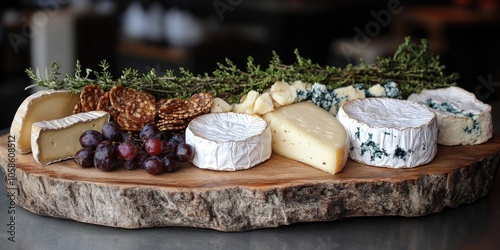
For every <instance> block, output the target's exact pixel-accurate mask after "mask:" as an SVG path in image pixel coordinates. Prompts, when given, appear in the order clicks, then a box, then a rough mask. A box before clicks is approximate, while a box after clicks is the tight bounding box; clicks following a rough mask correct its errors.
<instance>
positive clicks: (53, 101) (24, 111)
mask: <svg viewBox="0 0 500 250" xmlns="http://www.w3.org/2000/svg"><path fill="white" fill-rule="evenodd" d="M79 101H80V97H79V95H78V94H72V93H70V92H69V91H63V90H57V91H56V90H41V91H38V92H36V93H34V94H32V95H30V96H28V97H27V98H26V99H25V100H24V101H23V102H22V103H21V105H20V106H19V108H18V109H17V112H16V114H15V115H14V119H13V121H12V125H11V127H10V135H11V136H14V137H15V140H16V150H17V152H18V153H20V154H27V153H29V152H31V125H32V124H33V123H35V122H39V121H45V120H53V119H59V118H62V117H65V116H68V115H71V114H72V113H73V108H74V107H75V105H76V104H77V103H78V102H79Z"/></svg>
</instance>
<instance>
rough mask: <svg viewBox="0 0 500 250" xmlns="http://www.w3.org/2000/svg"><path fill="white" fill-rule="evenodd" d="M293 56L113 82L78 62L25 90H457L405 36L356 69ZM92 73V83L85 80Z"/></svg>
mask: <svg viewBox="0 0 500 250" xmlns="http://www.w3.org/2000/svg"><path fill="white" fill-rule="evenodd" d="M294 53H295V56H296V62H295V63H294V64H291V65H285V64H283V63H282V61H281V59H280V58H279V56H278V54H277V53H276V52H274V51H273V56H272V58H271V60H270V62H269V65H268V67H267V68H265V69H262V68H261V66H260V65H256V64H255V63H254V59H253V58H252V57H248V59H247V65H246V69H245V70H242V69H240V68H238V67H237V66H236V65H235V64H234V63H233V62H232V61H231V60H229V59H226V61H225V62H224V63H218V64H217V67H218V68H217V69H216V70H215V71H213V72H212V73H204V74H200V75H195V74H193V73H192V72H190V71H188V70H186V69H184V68H179V76H176V75H175V74H174V73H175V72H174V71H173V70H167V72H166V73H165V74H164V75H158V74H157V72H156V70H155V69H152V70H151V71H149V72H147V73H144V74H140V73H138V71H137V70H135V69H130V68H128V69H125V70H123V72H122V74H121V76H120V77H118V78H117V79H113V76H112V75H111V73H110V72H109V71H108V69H109V64H108V63H107V62H106V61H105V60H104V61H102V62H101V63H100V65H99V67H101V70H100V71H93V70H91V69H86V70H85V76H83V75H82V69H81V65H80V62H79V61H77V63H76V68H75V76H74V77H73V76H69V75H66V77H65V78H64V79H62V80H59V79H58V77H59V75H60V73H59V69H60V65H59V64H58V63H56V62H53V63H52V64H51V65H50V72H49V71H48V70H46V72H45V77H42V76H41V74H40V72H39V70H38V69H37V70H36V72H35V71H34V70H33V69H31V68H30V69H27V70H26V73H27V74H28V76H29V77H30V78H31V79H33V80H34V81H35V83H34V84H33V85H30V86H28V88H30V87H34V86H39V87H45V88H48V89H65V90H68V91H72V92H78V91H80V90H81V88H83V87H84V86H86V85H88V84H97V85H98V86H100V87H101V88H103V89H104V90H109V89H111V88H112V87H113V86H115V85H123V86H125V87H130V88H134V89H137V90H141V91H147V92H149V93H151V94H153V95H154V96H155V97H157V98H164V97H168V98H172V97H178V98H188V97H190V96H191V95H193V94H195V93H199V92H210V93H211V94H212V95H214V96H216V97H220V98H222V99H224V100H226V101H227V102H229V103H235V102H238V101H239V99H240V97H241V96H242V95H244V94H246V93H248V92H249V91H250V90H255V91H259V92H261V91H263V90H265V89H266V88H269V87H270V86H271V85H272V84H273V83H274V82H276V81H280V80H285V81H288V82H290V83H291V82H293V81H297V80H300V81H303V82H308V83H315V82H318V83H322V84H324V85H326V86H327V87H328V88H329V89H335V88H339V87H344V86H349V85H352V84H355V83H362V84H364V85H365V86H368V87H370V86H372V85H375V84H383V83H386V82H388V81H394V82H396V83H397V84H398V87H399V88H400V89H401V90H402V94H403V98H406V97H408V95H410V94H411V93H418V92H420V91H421V90H423V89H436V88H443V87H448V86H453V85H456V81H457V80H458V78H459V76H458V74H457V73H453V74H450V75H446V74H445V72H444V70H445V66H444V65H441V63H440V61H439V56H438V55H436V54H434V53H432V52H431V51H430V50H429V44H428V41H427V40H425V39H422V40H421V43H420V44H416V43H413V42H411V40H410V38H409V37H407V38H405V41H404V42H403V43H402V44H401V45H400V46H399V47H398V49H397V51H396V52H395V53H394V55H393V56H392V57H388V58H380V57H379V58H378V59H377V62H376V63H374V64H367V63H365V62H363V61H362V62H361V63H360V64H358V65H352V64H349V65H347V66H346V67H345V68H340V67H333V66H321V65H319V64H316V63H313V62H312V61H311V60H310V59H306V58H303V57H301V56H300V54H299V51H298V50H295V51H294ZM92 72H93V73H94V76H95V78H89V76H90V73H92Z"/></svg>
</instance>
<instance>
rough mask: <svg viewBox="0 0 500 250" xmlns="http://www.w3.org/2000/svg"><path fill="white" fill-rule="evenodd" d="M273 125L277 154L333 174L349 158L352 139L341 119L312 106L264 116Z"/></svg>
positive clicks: (306, 104)
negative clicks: (350, 140)
mask: <svg viewBox="0 0 500 250" xmlns="http://www.w3.org/2000/svg"><path fill="white" fill-rule="evenodd" d="M262 118H264V120H266V121H267V122H268V123H269V126H270V127H271V134H272V146H273V152H274V153H277V154H279V155H282V156H285V157H287V158H290V159H293V160H296V161H300V162H303V163H305V164H308V165H310V166H312V167H315V168H318V169H320V170H323V171H325V172H328V173H330V174H336V173H338V172H340V171H341V170H342V169H343V168H344V166H345V164H346V162H347V158H348V153H349V150H348V149H349V138H348V136H347V133H346V131H345V129H344V127H343V126H342V124H340V123H339V122H338V121H337V119H336V118H335V117H334V116H333V115H332V114H330V113H329V112H328V111H326V110H324V109H322V108H320V107H318V106H316V105H315V104H313V103H311V102H300V103H296V104H291V105H287V106H284V107H280V108H279V109H276V110H274V111H272V112H269V113H267V114H265V115H263V116H262Z"/></svg>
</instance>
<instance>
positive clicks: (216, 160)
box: [185, 112, 272, 171]
mask: <svg viewBox="0 0 500 250" xmlns="http://www.w3.org/2000/svg"><path fill="white" fill-rule="evenodd" d="M185 135H186V143H187V144H189V145H192V146H193V148H194V151H195V154H194V157H193V159H192V163H193V164H194V165H195V166H197V167H199V168H202V169H211V170H219V171H237V170H244V169H249V168H252V167H254V166H256V165H258V164H260V163H262V162H264V161H266V160H268V159H269V158H270V157H271V154H272V149H271V131H270V129H269V127H268V125H267V123H266V121H264V120H263V119H262V118H261V117H260V116H257V115H249V114H245V113H235V112H225V113H210V114H205V115H201V116H198V117H196V118H194V119H193V120H192V121H191V122H190V123H189V125H188V127H187V128H186V133H185Z"/></svg>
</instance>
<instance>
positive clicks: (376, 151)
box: [337, 98, 438, 168]
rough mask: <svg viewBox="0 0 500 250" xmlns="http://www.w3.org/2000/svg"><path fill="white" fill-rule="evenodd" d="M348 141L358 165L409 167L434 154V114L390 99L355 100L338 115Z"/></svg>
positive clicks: (419, 105)
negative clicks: (348, 138) (346, 133)
mask: <svg viewBox="0 0 500 250" xmlns="http://www.w3.org/2000/svg"><path fill="white" fill-rule="evenodd" d="M337 118H338V120H339V121H340V123H342V124H343V125H344V127H345V128H346V130H347V131H348V134H349V137H350V140H351V149H350V153H349V156H350V158H351V159H352V160H355V161H358V162H360V163H363V164H366V165H371V166H377V167H387V168H412V167H417V166H420V165H423V164H426V163H429V162H430V161H432V160H433V159H434V157H435V155H436V152H437V134H438V127H437V119H436V115H435V114H434V113H433V112H432V111H431V110H430V109H428V108H427V107H425V106H424V105H421V104H419V103H416V102H410V101H406V100H397V99H390V98H365V99H356V100H352V101H350V102H347V103H346V104H344V105H343V106H342V107H341V108H340V110H339V113H338V115H337Z"/></svg>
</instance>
